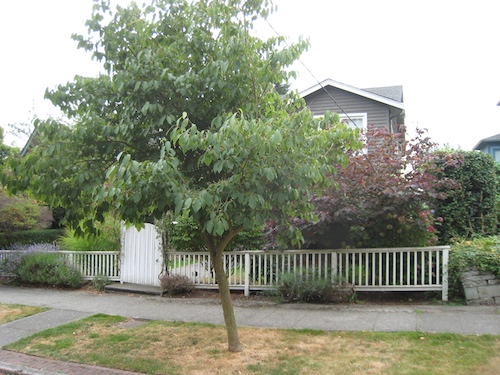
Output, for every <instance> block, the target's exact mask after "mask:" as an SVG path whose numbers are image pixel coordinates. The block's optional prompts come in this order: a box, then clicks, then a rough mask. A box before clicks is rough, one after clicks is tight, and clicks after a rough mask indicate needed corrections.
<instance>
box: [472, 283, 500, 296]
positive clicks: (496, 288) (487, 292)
mask: <svg viewBox="0 0 500 375" xmlns="http://www.w3.org/2000/svg"><path fill="white" fill-rule="evenodd" d="M477 291H478V294H479V298H493V297H498V296H500V285H488V286H482V287H478V288H477Z"/></svg>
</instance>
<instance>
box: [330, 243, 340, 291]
mask: <svg viewBox="0 0 500 375" xmlns="http://www.w3.org/2000/svg"><path fill="white" fill-rule="evenodd" d="M331 281H332V283H336V282H339V281H340V280H339V279H338V264H337V253H336V252H335V251H332V280H331Z"/></svg>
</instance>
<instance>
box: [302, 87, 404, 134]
mask: <svg viewBox="0 0 500 375" xmlns="http://www.w3.org/2000/svg"><path fill="white" fill-rule="evenodd" d="M300 96H301V97H302V98H304V99H305V101H306V104H307V106H308V107H309V108H310V109H311V111H312V112H313V113H314V114H315V115H317V116H321V115H323V114H324V113H325V112H326V111H331V112H336V113H338V114H339V116H340V118H341V120H342V121H343V122H344V123H345V124H346V125H348V126H351V127H357V128H361V129H366V127H367V126H368V125H373V126H375V127H384V128H387V129H389V130H390V131H391V132H393V133H394V132H399V126H401V125H404V121H405V109H404V103H403V86H389V87H373V88H368V89H358V88H356V87H353V86H349V85H346V84H344V83H340V82H337V81H334V80H332V79H326V80H324V81H323V82H321V83H318V84H317V85H314V86H312V87H310V88H308V89H307V90H304V91H302V92H300Z"/></svg>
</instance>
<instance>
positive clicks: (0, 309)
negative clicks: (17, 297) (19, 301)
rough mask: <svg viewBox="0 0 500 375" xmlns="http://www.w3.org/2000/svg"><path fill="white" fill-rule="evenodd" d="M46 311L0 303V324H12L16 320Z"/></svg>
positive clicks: (42, 308) (40, 308)
mask: <svg viewBox="0 0 500 375" xmlns="http://www.w3.org/2000/svg"><path fill="white" fill-rule="evenodd" d="M47 310H48V309H46V308H44V307H33V306H25V305H12V304H3V303H0V324H5V323H9V322H12V321H14V320H17V319H21V318H26V317H28V316H31V315H35V314H38V313H41V312H44V311H47Z"/></svg>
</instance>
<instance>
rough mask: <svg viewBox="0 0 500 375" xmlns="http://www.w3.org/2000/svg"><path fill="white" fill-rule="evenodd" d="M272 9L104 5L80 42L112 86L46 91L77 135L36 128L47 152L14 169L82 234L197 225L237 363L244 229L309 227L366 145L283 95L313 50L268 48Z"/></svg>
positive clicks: (14, 179) (212, 4) (56, 125)
mask: <svg viewBox="0 0 500 375" xmlns="http://www.w3.org/2000/svg"><path fill="white" fill-rule="evenodd" d="M271 10H272V4H271V3H270V2H269V1H266V0H247V1H243V0H226V1H194V2H193V1H183V0H178V1H176V0H170V1H161V0H157V1H153V3H152V4H151V5H150V6H145V7H142V8H140V7H138V6H137V5H135V4H134V3H131V4H130V5H129V6H127V7H126V8H122V7H117V8H116V10H114V11H112V10H111V9H110V7H109V4H108V2H106V1H99V2H96V3H95V5H94V9H93V13H92V17H91V18H90V20H89V21H87V26H88V29H89V34H88V36H81V35H74V39H75V40H76V41H77V42H78V45H79V47H80V48H84V49H86V50H87V51H89V52H91V54H92V57H93V58H94V59H96V60H97V61H100V62H101V63H102V65H103V68H104V69H105V73H103V74H101V75H100V76H98V77H95V78H86V77H78V76H77V77H75V79H74V81H72V82H69V83H67V84H65V85H61V86H59V87H58V88H57V89H55V90H52V91H47V92H46V97H47V98H49V99H50V100H51V101H52V103H53V104H54V105H56V106H57V107H59V108H60V109H61V110H62V111H63V112H64V113H65V115H66V116H67V119H68V120H67V123H62V122H61V121H56V120H52V119H48V120H44V121H42V120H37V122H36V131H37V134H38V136H39V137H40V138H39V146H37V147H36V148H35V149H34V150H33V151H32V152H31V153H30V154H29V155H28V156H27V157H26V158H24V159H22V160H12V161H11V163H10V165H11V168H12V169H13V170H14V171H15V174H14V176H11V177H10V178H8V176H4V182H5V183H6V184H7V186H9V188H10V189H11V190H16V189H30V191H31V192H32V193H33V194H35V195H36V196H37V197H39V198H40V199H44V200H45V201H46V202H48V203H50V204H51V205H52V206H60V207H63V208H64V209H65V220H66V222H67V223H68V224H70V225H72V226H73V227H74V228H75V229H76V230H77V231H79V232H89V231H92V230H93V228H94V222H95V221H102V220H103V219H104V214H105V213H107V212H113V213H114V215H116V216H118V217H119V218H121V219H123V220H125V221H127V222H128V223H132V224H135V225H139V226H140V225H141V224H142V223H143V222H144V220H145V218H146V217H154V218H160V217H162V216H163V215H164V214H165V213H166V212H168V211H171V212H174V214H175V215H181V214H182V215H187V216H189V217H191V218H192V219H193V220H194V221H195V222H196V223H197V224H198V226H199V228H200V230H201V232H202V234H203V237H204V239H205V242H206V248H207V249H208V251H209V253H210V257H211V261H212V263H213V267H214V270H215V274H216V279H217V283H218V287H219V292H220V296H221V302H222V308H223V314H224V321H225V324H226V329H227V334H228V347H229V350H230V351H239V350H241V348H242V346H241V344H240V341H239V336H238V331H237V326H236V320H235V316H234V311H233V306H232V301H231V297H230V291H229V286H228V281H227V279H226V275H225V272H224V268H223V263H222V256H223V251H224V249H225V248H226V247H227V245H228V244H229V243H230V242H231V241H232V239H233V238H235V237H236V236H237V235H238V234H239V233H240V232H241V231H242V230H246V229H248V230H250V229H253V228H255V227H256V226H259V225H260V226H262V225H263V224H264V223H265V222H266V221H267V220H268V219H273V220H275V221H277V222H279V223H283V224H285V223H286V224H287V225H288V228H289V233H287V235H290V236H292V237H293V239H294V241H295V242H300V240H301V235H300V232H299V231H297V230H296V229H295V228H294V227H293V226H291V225H289V218H290V217H296V216H299V217H304V218H306V219H312V218H313V215H312V207H311V205H310V203H309V201H308V198H309V197H310V196H311V194H312V193H313V192H315V191H320V189H321V188H322V187H324V185H325V183H328V181H329V180H328V179H327V178H326V177H327V176H328V177H331V176H333V175H334V174H335V172H336V169H335V166H336V165H342V164H345V163H346V162H347V157H346V151H347V150H349V149H352V148H356V147H358V146H359V142H358V137H357V134H356V133H355V132H353V131H351V130H349V129H347V128H346V127H345V126H344V125H342V124H341V123H340V122H339V119H338V116H336V115H330V114H328V113H327V114H325V116H324V117H323V118H322V119H316V118H314V116H313V115H312V113H311V112H310V111H309V110H308V109H306V108H305V104H304V102H303V101H302V100H301V99H300V98H299V97H298V95H297V94H296V93H294V92H289V93H288V94H286V95H284V96H282V95H280V93H279V92H277V90H276V87H282V86H283V85H286V84H287V83H288V82H289V80H290V79H291V78H292V77H293V73H292V72H290V71H289V67H290V65H291V64H292V63H293V62H294V61H295V60H296V59H297V58H298V57H299V56H300V54H301V53H302V52H303V51H304V49H306V48H307V46H308V44H307V42H305V41H299V42H297V43H296V44H292V45H287V44H286V43H284V39H283V38H282V37H274V38H270V39H268V40H261V39H259V38H257V37H255V36H254V35H253V31H252V25H253V24H254V22H255V21H256V20H257V19H258V18H265V17H266V16H267V15H268V14H269V12H270V11H271Z"/></svg>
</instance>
